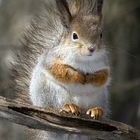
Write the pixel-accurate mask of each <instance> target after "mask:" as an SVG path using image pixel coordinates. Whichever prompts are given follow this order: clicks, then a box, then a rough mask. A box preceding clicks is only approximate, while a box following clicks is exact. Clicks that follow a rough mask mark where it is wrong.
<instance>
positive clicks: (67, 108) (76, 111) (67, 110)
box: [60, 104, 80, 115]
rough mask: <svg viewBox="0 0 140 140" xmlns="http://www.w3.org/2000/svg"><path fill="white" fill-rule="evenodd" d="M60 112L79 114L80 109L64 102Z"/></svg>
mask: <svg viewBox="0 0 140 140" xmlns="http://www.w3.org/2000/svg"><path fill="white" fill-rule="evenodd" d="M60 113H72V114H74V115H79V114H80V109H79V107H78V106H77V105H75V104H65V105H64V106H63V107H62V108H61V109H60Z"/></svg>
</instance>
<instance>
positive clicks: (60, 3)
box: [56, 0, 72, 28]
mask: <svg viewBox="0 0 140 140" xmlns="http://www.w3.org/2000/svg"><path fill="white" fill-rule="evenodd" d="M56 4H57V7H58V10H59V12H60V14H61V15H60V18H61V21H62V24H63V25H64V26H65V27H66V28H68V27H69V25H70V21H71V19H72V16H71V13H70V11H69V7H68V3H67V1H66V0H56Z"/></svg>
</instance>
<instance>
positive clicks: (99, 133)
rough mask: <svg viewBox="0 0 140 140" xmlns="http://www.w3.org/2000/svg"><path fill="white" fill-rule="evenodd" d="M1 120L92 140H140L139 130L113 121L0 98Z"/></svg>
mask: <svg viewBox="0 0 140 140" xmlns="http://www.w3.org/2000/svg"><path fill="white" fill-rule="evenodd" d="M0 118H2V119H6V120H8V121H11V122H13V123H17V124H20V125H23V126H26V127H29V128H32V129H39V130H46V131H54V132H58V131H60V132H62V133H76V134H79V135H80V134H85V135H91V137H92V138H98V137H100V138H102V139H103V140H105V139H108V140H111V138H113V139H118V138H119V139H127V140H129V139H131V140H133V139H134V140H137V139H139V138H140V135H139V134H140V133H139V132H138V130H136V129H134V128H133V127H131V126H128V125H126V124H123V123H120V122H115V121H112V120H104V121H96V120H92V119H89V118H87V117H86V118H85V116H80V117H75V116H68V115H66V114H65V115H64V114H59V113H57V112H53V111H52V110H50V109H45V110H44V109H41V108H37V107H36V108H35V107H33V106H31V105H29V104H24V103H21V102H19V101H13V100H10V99H6V98H3V97H0Z"/></svg>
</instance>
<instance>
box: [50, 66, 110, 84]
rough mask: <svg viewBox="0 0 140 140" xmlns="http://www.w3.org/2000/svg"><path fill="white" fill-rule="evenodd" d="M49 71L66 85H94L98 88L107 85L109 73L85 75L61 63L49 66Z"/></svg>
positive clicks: (100, 72) (105, 71)
mask: <svg viewBox="0 0 140 140" xmlns="http://www.w3.org/2000/svg"><path fill="white" fill-rule="evenodd" d="M48 71H49V73H50V74H51V75H53V77H54V78H55V79H56V80H58V81H61V82H65V83H81V84H86V83H92V84H93V85H96V86H102V85H104V84H105V83H106V81H107V79H108V76H109V71H108V70H107V69H103V70H100V71H97V72H95V73H92V74H83V73H80V72H78V71H76V70H75V69H73V68H72V67H70V66H68V65H64V64H61V63H54V64H53V65H51V66H49V68H48Z"/></svg>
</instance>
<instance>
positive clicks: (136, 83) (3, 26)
mask: <svg viewBox="0 0 140 140" xmlns="http://www.w3.org/2000/svg"><path fill="white" fill-rule="evenodd" d="M39 4H40V1H39V0H26V1H25V0H0V96H6V97H9V98H11V97H12V96H14V95H13V94H14V93H12V92H11V91H10V90H9V89H8V83H9V71H8V68H9V65H8V61H9V60H10V61H11V60H12V59H13V52H12V50H16V49H19V47H20V42H19V40H20V38H22V34H23V32H24V30H25V28H26V27H28V25H29V23H30V20H31V18H32V16H33V15H34V14H35V13H36V12H37V9H38V5H39ZM103 14H104V20H103V27H104V28H103V39H104V43H105V44H106V46H107V50H108V52H109V57H110V63H111V68H112V84H111V86H110V96H111V101H110V102H111V103H110V104H111V110H112V115H111V118H112V119H113V120H116V121H121V122H124V123H127V124H129V125H132V126H134V127H136V128H140V0H135V1H132V0H107V1H105V5H104V10H103ZM19 139H20V140H25V136H24V128H23V127H22V126H19V125H15V124H12V123H9V122H6V121H4V120H0V140H19Z"/></svg>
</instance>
